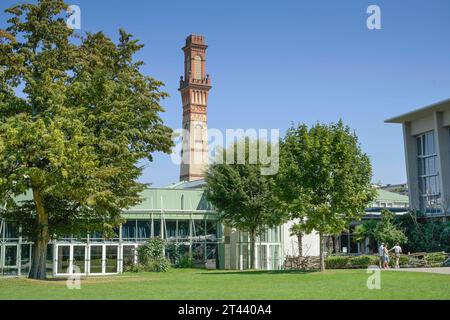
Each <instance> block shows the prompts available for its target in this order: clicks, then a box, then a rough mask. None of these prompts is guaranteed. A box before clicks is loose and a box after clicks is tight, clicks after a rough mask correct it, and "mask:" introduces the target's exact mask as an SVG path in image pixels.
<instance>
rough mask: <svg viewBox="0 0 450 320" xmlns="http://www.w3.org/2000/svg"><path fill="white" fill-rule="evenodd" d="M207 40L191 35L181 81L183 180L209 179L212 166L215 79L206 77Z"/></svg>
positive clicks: (185, 50) (181, 179) (185, 52)
mask: <svg viewBox="0 0 450 320" xmlns="http://www.w3.org/2000/svg"><path fill="white" fill-rule="evenodd" d="M207 48H208V46H207V45H206V44H205V38H204V37H203V36H199V35H190V36H189V37H187V39H186V45H185V46H184V48H183V51H184V77H183V76H182V77H181V80H180V89H179V90H180V93H181V100H182V103H183V129H184V134H183V148H182V154H181V156H182V162H181V173H180V181H195V180H200V179H203V178H204V177H205V170H206V169H207V165H208V160H209V159H208V125H207V106H208V95H209V90H211V80H210V78H209V75H208V74H206V66H205V63H206V49H207Z"/></svg>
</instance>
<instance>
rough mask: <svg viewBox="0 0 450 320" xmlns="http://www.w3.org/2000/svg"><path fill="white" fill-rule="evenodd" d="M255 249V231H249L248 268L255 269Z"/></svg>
mask: <svg viewBox="0 0 450 320" xmlns="http://www.w3.org/2000/svg"><path fill="white" fill-rule="evenodd" d="M255 251H256V232H255V231H251V232H250V269H252V270H254V269H256V259H255Z"/></svg>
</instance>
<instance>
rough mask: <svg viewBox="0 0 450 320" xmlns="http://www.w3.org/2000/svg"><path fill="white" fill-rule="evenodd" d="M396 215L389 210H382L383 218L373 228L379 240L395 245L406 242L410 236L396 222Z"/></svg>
mask: <svg viewBox="0 0 450 320" xmlns="http://www.w3.org/2000/svg"><path fill="white" fill-rule="evenodd" d="M394 219H395V215H394V214H393V213H392V212H390V211H389V210H386V209H384V210H383V211H381V220H380V221H379V222H378V223H377V225H376V227H375V229H373V237H374V238H375V240H376V241H378V242H384V243H386V245H388V246H391V247H392V246H394V245H395V244H396V243H400V244H405V243H407V242H408V238H407V237H406V235H405V233H404V232H403V230H402V229H400V228H399V227H398V226H396V225H395V223H394Z"/></svg>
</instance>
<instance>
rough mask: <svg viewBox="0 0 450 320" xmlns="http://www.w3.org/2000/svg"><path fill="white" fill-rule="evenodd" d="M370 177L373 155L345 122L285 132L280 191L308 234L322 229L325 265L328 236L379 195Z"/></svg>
mask: <svg viewBox="0 0 450 320" xmlns="http://www.w3.org/2000/svg"><path fill="white" fill-rule="evenodd" d="M371 179H372V167H371V164H370V160H369V157H368V156H367V155H366V154H364V153H363V152H362V150H361V148H360V145H359V143H358V138H357V136H356V135H355V134H352V133H350V128H349V127H346V126H344V124H343V123H342V121H339V122H338V123H336V124H331V125H325V124H320V123H318V124H316V125H315V126H313V127H312V128H311V129H308V127H307V126H306V125H299V126H297V127H291V128H290V129H289V130H288V131H287V133H286V136H285V138H284V140H283V141H282V144H281V152H280V173H279V174H278V177H277V178H276V181H277V183H276V184H277V188H276V195H277V198H278V199H279V202H280V203H281V206H282V207H283V208H284V210H285V211H286V212H289V213H290V218H291V219H296V218H300V219H303V220H304V223H305V227H304V228H305V230H307V232H308V233H310V232H313V231H314V230H316V231H317V232H319V237H320V257H321V259H320V260H321V264H320V265H321V270H324V269H325V261H324V260H325V257H324V236H325V235H327V234H331V235H334V234H337V233H340V232H342V231H343V230H345V229H346V228H347V227H348V225H349V223H350V222H351V221H354V220H359V219H360V218H361V217H362V216H363V215H364V209H365V208H366V206H367V205H368V204H369V203H370V202H371V201H373V199H374V198H375V196H376V192H375V190H374V188H373V187H372V184H371Z"/></svg>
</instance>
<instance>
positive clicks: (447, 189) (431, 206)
mask: <svg viewBox="0 0 450 320" xmlns="http://www.w3.org/2000/svg"><path fill="white" fill-rule="evenodd" d="M386 122H387V123H398V124H401V125H402V126H403V138H404V145H405V159H406V172H407V177H408V190H409V200H410V207H411V209H413V210H416V211H418V212H420V213H422V214H424V215H425V216H433V217H440V216H443V215H444V214H446V213H449V211H450V99H449V100H445V101H442V102H439V103H436V104H433V105H431V106H427V107H424V108H421V109H418V110H415V111H412V112H409V113H406V114H404V115H400V116H398V117H395V118H391V119H388V120H386Z"/></svg>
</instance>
